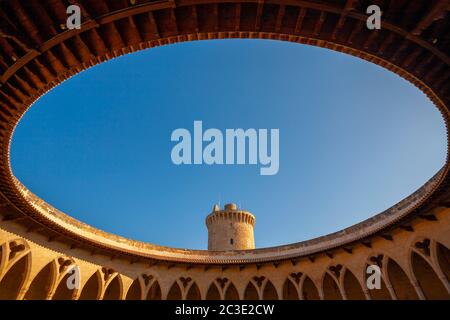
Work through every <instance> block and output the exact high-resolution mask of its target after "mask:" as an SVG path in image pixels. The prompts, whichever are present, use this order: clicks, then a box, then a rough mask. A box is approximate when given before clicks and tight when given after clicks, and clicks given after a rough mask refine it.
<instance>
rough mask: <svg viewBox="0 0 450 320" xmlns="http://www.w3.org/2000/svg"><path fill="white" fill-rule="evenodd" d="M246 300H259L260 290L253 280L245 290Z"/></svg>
mask: <svg viewBox="0 0 450 320" xmlns="http://www.w3.org/2000/svg"><path fill="white" fill-rule="evenodd" d="M244 300H259V295H258V290H256V287H255V285H254V284H253V282H251V281H250V282H249V283H248V284H247V287H246V288H245V292H244Z"/></svg>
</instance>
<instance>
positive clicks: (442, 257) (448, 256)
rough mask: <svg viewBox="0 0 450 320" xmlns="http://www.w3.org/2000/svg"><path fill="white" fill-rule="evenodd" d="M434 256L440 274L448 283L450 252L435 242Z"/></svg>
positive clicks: (449, 278) (449, 279) (449, 276)
mask: <svg viewBox="0 0 450 320" xmlns="http://www.w3.org/2000/svg"><path fill="white" fill-rule="evenodd" d="M436 254H437V259H438V263H439V266H440V267H441V270H442V272H443V273H444V274H445V276H446V278H447V281H450V250H449V249H448V248H447V247H446V246H444V245H443V244H441V243H439V242H437V243H436Z"/></svg>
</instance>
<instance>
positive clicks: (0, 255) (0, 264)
mask: <svg viewBox="0 0 450 320" xmlns="http://www.w3.org/2000/svg"><path fill="white" fill-rule="evenodd" d="M3 263H4V260H3V245H0V274H1V273H2V270H3Z"/></svg>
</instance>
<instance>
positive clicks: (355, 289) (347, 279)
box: [343, 269, 366, 300]
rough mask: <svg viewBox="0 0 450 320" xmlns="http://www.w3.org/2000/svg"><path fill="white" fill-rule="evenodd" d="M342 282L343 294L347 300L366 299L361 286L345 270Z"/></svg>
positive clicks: (347, 270)
mask: <svg viewBox="0 0 450 320" xmlns="http://www.w3.org/2000/svg"><path fill="white" fill-rule="evenodd" d="M343 281H344V292H345V295H346V297H347V299H348V300H365V299H366V296H365V295H364V292H363V289H362V288H361V284H360V283H359V281H358V279H356V277H355V275H354V274H353V273H352V272H351V271H350V270H349V269H346V270H345V274H344V280H343Z"/></svg>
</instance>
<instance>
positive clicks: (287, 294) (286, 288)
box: [283, 278, 298, 300]
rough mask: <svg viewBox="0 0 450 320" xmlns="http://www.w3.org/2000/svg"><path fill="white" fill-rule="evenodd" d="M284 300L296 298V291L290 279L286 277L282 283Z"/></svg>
mask: <svg viewBox="0 0 450 320" xmlns="http://www.w3.org/2000/svg"><path fill="white" fill-rule="evenodd" d="M283 299H284V300H298V291H297V288H296V287H295V285H294V284H293V283H292V281H291V280H290V279H289V278H288V279H286V281H285V282H284V285H283Z"/></svg>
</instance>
